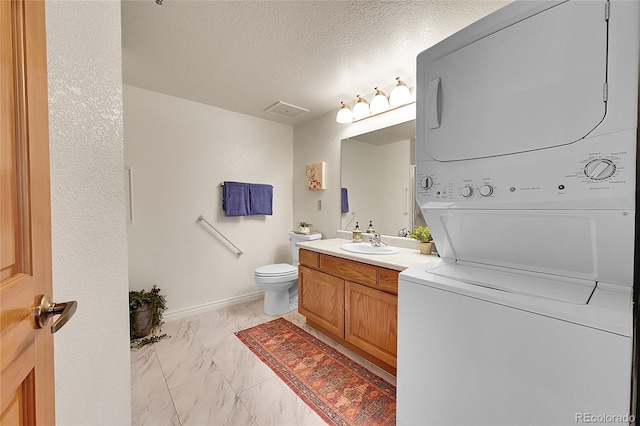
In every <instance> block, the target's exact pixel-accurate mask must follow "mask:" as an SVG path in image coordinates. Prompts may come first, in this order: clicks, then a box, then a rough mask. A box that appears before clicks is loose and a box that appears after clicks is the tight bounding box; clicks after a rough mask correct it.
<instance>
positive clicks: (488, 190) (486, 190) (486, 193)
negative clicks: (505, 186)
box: [480, 185, 493, 197]
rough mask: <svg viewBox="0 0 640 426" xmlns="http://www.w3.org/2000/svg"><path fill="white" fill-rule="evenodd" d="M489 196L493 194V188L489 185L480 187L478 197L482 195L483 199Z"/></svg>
mask: <svg viewBox="0 0 640 426" xmlns="http://www.w3.org/2000/svg"><path fill="white" fill-rule="evenodd" d="M491 194H493V186H491V185H482V186H481V187H480V195H482V196H483V197H488V196H489V195H491Z"/></svg>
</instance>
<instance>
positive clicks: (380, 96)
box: [371, 87, 389, 114]
mask: <svg viewBox="0 0 640 426" xmlns="http://www.w3.org/2000/svg"><path fill="white" fill-rule="evenodd" d="M375 91H376V95H375V96H374V97H373V99H371V114H378V113H381V112H384V111H386V110H388V109H389V99H387V95H386V94H385V93H384V92H381V91H380V90H378V88H377V87H376V88H375Z"/></svg>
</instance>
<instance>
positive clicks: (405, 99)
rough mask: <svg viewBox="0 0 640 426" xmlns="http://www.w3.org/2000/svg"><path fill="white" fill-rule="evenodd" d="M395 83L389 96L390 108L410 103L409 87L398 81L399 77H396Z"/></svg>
mask: <svg viewBox="0 0 640 426" xmlns="http://www.w3.org/2000/svg"><path fill="white" fill-rule="evenodd" d="M396 81H397V84H396V87H394V88H393V90H392V91H391V95H390V96H389V104H390V105H391V107H397V106H400V105H404V104H408V103H409V102H411V90H409V87H408V86H407V85H406V84H405V83H404V82H403V81H402V80H400V77H396Z"/></svg>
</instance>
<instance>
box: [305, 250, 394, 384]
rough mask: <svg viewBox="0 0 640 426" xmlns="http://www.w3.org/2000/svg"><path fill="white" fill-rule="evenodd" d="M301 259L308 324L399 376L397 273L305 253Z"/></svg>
mask: <svg viewBox="0 0 640 426" xmlns="http://www.w3.org/2000/svg"><path fill="white" fill-rule="evenodd" d="M299 259H300V266H299V268H298V311H299V312H300V313H301V314H302V315H304V316H305V317H306V319H307V324H309V325H310V326H311V327H314V328H316V329H317V330H319V331H321V332H323V333H325V334H327V335H328V336H330V337H332V338H333V339H335V340H336V341H338V342H339V343H341V344H343V345H344V346H346V347H347V348H349V349H351V350H353V351H354V352H356V353H358V354H360V355H362V356H364V357H365V358H367V359H369V360H370V361H372V362H374V363H375V364H377V365H378V366H380V367H381V368H383V369H385V370H387V371H389V372H391V373H393V374H395V369H396V354H397V328H398V326H397V318H398V296H397V294H398V271H394V270H391V269H387V268H382V267H379V266H375V265H370V264H366V263H362V262H356V261H353V260H348V259H343V258H340V257H336V256H330V255H327V254H321V253H316V252H312V251H309V250H305V249H300V256H299Z"/></svg>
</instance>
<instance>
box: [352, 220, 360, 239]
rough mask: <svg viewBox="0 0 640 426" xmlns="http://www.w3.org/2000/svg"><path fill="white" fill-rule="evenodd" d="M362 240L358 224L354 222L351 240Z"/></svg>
mask: <svg viewBox="0 0 640 426" xmlns="http://www.w3.org/2000/svg"><path fill="white" fill-rule="evenodd" d="M360 241H362V231H361V230H360V225H358V222H356V227H355V228H353V242H354V243H359V242H360Z"/></svg>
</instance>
